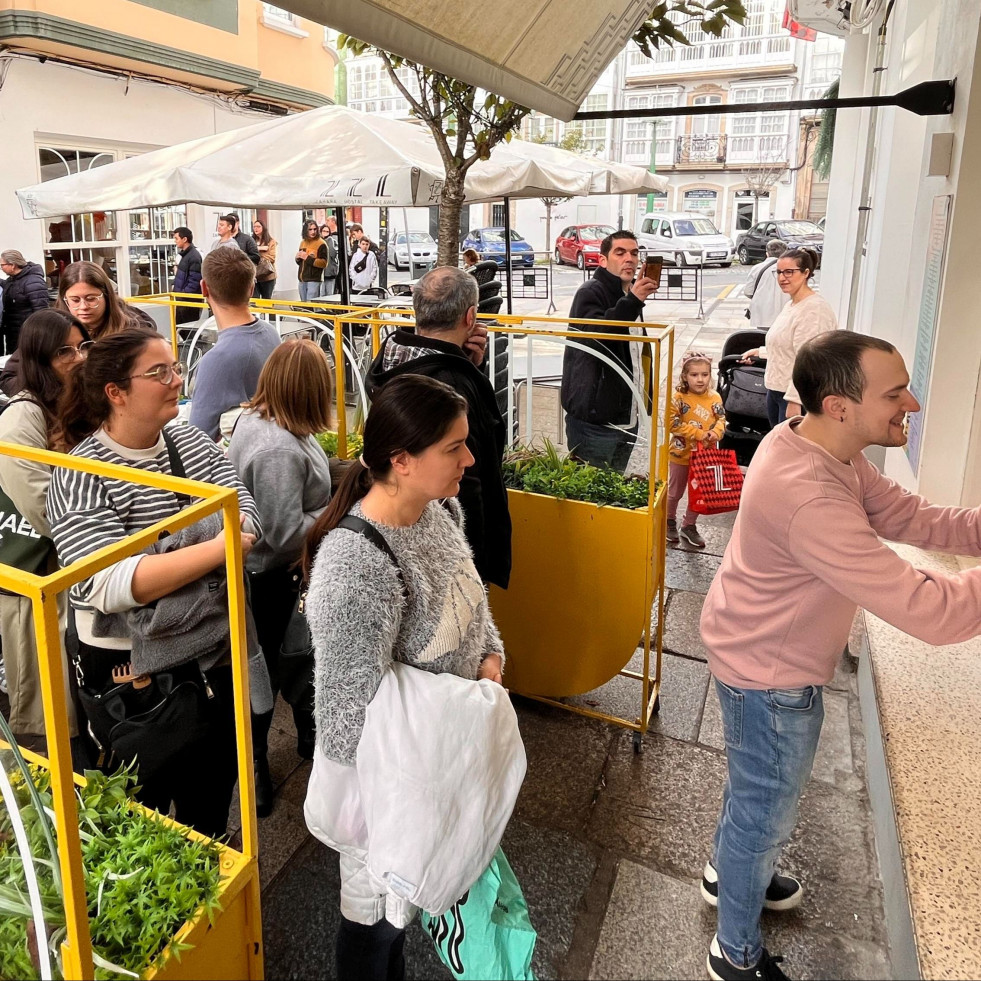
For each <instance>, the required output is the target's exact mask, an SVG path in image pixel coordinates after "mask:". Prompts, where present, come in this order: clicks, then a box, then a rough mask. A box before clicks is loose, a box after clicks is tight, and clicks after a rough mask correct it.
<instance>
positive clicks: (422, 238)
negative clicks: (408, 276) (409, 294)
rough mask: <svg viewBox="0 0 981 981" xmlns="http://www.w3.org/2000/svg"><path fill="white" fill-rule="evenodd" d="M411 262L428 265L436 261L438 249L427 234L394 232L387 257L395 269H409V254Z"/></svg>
mask: <svg viewBox="0 0 981 981" xmlns="http://www.w3.org/2000/svg"><path fill="white" fill-rule="evenodd" d="M410 251H411V252H412V261H413V262H414V263H415V264H416V265H417V266H421V265H428V264H430V263H433V262H435V261H436V254H437V252H438V251H439V247H438V246H437V244H436V240H435V239H434V238H433V237H432V235H430V234H429V232H412V231H410V232H408V233H406V232H396V234H395V237H394V238H393V240H392V244H391V245H390V246H389V247H388V255H389V257H390V260H391V262H392V264H393V265H394V266H395V268H396V269H408V268H409V252H410Z"/></svg>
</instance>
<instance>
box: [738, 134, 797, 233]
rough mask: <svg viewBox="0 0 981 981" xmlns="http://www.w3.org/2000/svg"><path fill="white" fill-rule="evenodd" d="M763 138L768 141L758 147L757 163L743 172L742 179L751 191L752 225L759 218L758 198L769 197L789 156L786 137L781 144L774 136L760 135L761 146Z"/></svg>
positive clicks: (784, 169) (786, 167)
mask: <svg viewBox="0 0 981 981" xmlns="http://www.w3.org/2000/svg"><path fill="white" fill-rule="evenodd" d="M764 140H768V141H770V142H769V143H768V144H767V146H766V149H762V148H761V149H760V151H759V159H758V161H757V163H755V164H754V165H753V166H752V167H751V168H750V169H749V170H746V171H744V173H743V180H745V181H746V185H747V186H748V187H749V189H750V191H752V192H753V224H754V225H755V224H756V223H757V222H758V221H759V220H760V198H769V196H770V191H771V190H772V189H773V186H774V185H775V184H776V183H777V181H778V180H780V178H781V177H782V176H783V174H784V172H785V171H786V170H787V169H788V160H789V156H790V154H789V143H788V141H787V140H786V139H785V140H784V141H783V143H782V144H781V142H780V141H779V140H778V139H777V138H776V137H766V136H764V137H760V145H761V147H762V144H763V141H764Z"/></svg>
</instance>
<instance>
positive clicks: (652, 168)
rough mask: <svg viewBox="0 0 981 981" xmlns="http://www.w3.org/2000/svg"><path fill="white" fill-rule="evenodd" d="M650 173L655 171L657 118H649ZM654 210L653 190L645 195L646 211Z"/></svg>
mask: <svg viewBox="0 0 981 981" xmlns="http://www.w3.org/2000/svg"><path fill="white" fill-rule="evenodd" d="M647 169H648V171H649V172H650V173H652V174H656V173H657V120H656V119H652V120H651V165H650V167H648V168H647ZM653 210H654V192H653V191H652V192H651V193H650V194H648V195H647V213H648V214H650V213H651V212H652V211H653Z"/></svg>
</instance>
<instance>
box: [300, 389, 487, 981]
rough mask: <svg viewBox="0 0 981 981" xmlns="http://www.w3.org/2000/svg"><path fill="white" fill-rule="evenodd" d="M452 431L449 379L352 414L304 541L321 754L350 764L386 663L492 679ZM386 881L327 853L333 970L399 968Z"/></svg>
mask: <svg viewBox="0 0 981 981" xmlns="http://www.w3.org/2000/svg"><path fill="white" fill-rule="evenodd" d="M466 439H467V403H466V401H465V400H464V399H463V398H461V397H460V396H459V395H457V394H456V393H455V392H454V391H453V390H452V389H451V388H449V386H447V385H444V384H443V383H442V382H438V381H435V380H434V379H431V378H428V377H425V376H422V375H404V376H402V377H400V378H396V379H394V380H393V381H391V382H389V383H388V384H387V385H385V386H384V387H383V388H382V389H381V391H380V392H379V394H378V395H377V397H376V398H375V400H374V402H373V404H372V407H371V412H370V414H369V415H368V419H367V422H366V423H365V432H364V449H363V451H362V455H361V459H360V465H358V466H354V467H352V468H351V469H350V471H349V472H348V473H347V475H346V476H345V477H344V480H343V481H342V482H341V484H340V486H339V487H338V488H337V490H336V492H335V494H334V496H333V498H332V499H331V503H330V504H329V505H328V507H327V510H326V511H325V512H324V513H323V515H321V517H320V518H319V519H318V520H317V523H316V524H315V525H314V528H313V530H312V532H311V534H310V537H309V538H308V540H307V545H306V548H305V550H304V568H305V570H306V572H307V576H308V579H309V591H308V593H307V605H306V610H307V619H308V620H309V623H310V630H311V633H312V635H313V642H314V651H315V656H316V673H315V687H316V691H315V695H316V712H315V714H316V721H317V740H318V743H319V747H320V750H321V751H322V752H323V753H324V754H325V755H326V756H327V757H328V758H329V759H331V760H334V761H335V762H338V763H342V764H346V765H349V766H353V765H354V763H355V761H356V754H357V747H358V741H359V740H360V738H361V731H362V727H363V725H364V717H365V709H366V707H367V705H368V703H369V702H370V701H371V699H372V698H373V697H374V694H375V692H376V690H377V689H378V685H379V683H380V681H381V678H382V675H383V674H384V672H385V670H386V669H387V668H388V667H389V666H390V665H391V664H392V663H393V662H394V661H402V662H403V663H405V664H411V665H413V666H415V667H417V668H421V669H423V670H425V671H431V672H433V673H436V674H440V673H443V672H450V673H452V674H456V675H459V676H460V677H463V678H489V679H491V680H492V681H496V682H498V683H501V681H502V676H501V675H502V670H503V662H504V655H503V645H502V644H501V638H500V636H499V635H498V632H497V628H496V627H495V626H494V622H493V620H492V618H491V615H490V610H489V608H488V604H487V596H486V594H485V592H484V587H483V584H482V583H481V581H480V577H479V576H478V575H477V570H476V569H475V568H474V564H473V557H472V555H471V553H470V549H469V547H468V546H467V540H466V538H465V537H464V534H463V519H462V512H461V510H460V507H459V504H458V503H457V502H456V500H455V499H454V498H455V495H456V493H457V492H458V490H459V486H460V479H461V478H462V476H463V472H464V470H465V469H466V468H467V467H468V466H470V464H472V463H473V456H472V455H471V453H470V451H469V450H468V449H467V445H466ZM346 515H352V516H354V517H356V518H360V519H362V520H363V521H365V522H367V523H368V525H369V526H370V528H372V529H374V530H375V531H376V532H378V533H380V534H381V536H382V537H383V539H384V544H387V546H388V548H389V549H390V550H391V553H392V554H391V555H389V554H386V551H384V550H383V548H382V547H381V543H378V544H376V543H375V542H374V541H372V540H371V539H370V538H369V537H367V536H366V535H365V534H364V533H363V532H359V531H356V530H352V529H350V528H348V527H338V524H339V522H340V521H341V520H342V519H343V518H345V516H346ZM328 533H329V534H328ZM368 533H369V535H370V534H371V532H370V530H369V532H368ZM392 556H394V559H395V561H396V562H397V563H398V565H397V566H396V564H395V562H393V560H392ZM432 721H433V720H420V724H429V723H431V722H432ZM386 893H387V890H386V888H385V884H384V883H380V882H377V881H373V880H372V877H371V875H370V873H369V872H368V869H367V867H366V866H364V865H363V864H362V863H360V862H358V861H357V860H356V859H353V858H352V857H351V856H349V855H346V854H342V855H341V925H340V929H339V931H338V938H337V972H338V977H339V978H342V979H343V978H383V979H384V978H389V979H391V978H399V977H402V976H404V969H405V962H404V959H403V957H402V946H403V944H404V940H405V931H404V929H399V926H398V925H392V924H391V923H389V922H388V921H387V920H386V919H385V907H386Z"/></svg>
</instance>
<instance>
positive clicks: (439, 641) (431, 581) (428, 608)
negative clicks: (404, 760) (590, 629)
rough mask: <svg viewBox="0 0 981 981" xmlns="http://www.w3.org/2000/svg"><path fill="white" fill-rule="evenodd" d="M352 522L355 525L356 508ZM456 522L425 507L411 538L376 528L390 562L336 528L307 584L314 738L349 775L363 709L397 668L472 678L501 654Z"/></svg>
mask: <svg viewBox="0 0 981 981" xmlns="http://www.w3.org/2000/svg"><path fill="white" fill-rule="evenodd" d="M352 513H353V514H357V515H358V516H359V517H363V515H362V514H361V510H360V505H355V507H354V508H352ZM458 520H459V519H458V517H456V516H451V515H450V514H449V513H447V511H446V510H444V509H443V508H442V507H441V506H440V505H439V504H437V503H433V504H430V505H429V506H428V507H427V509H426V511H425V512H424V513H423V516H422V518H420V520H419V521H418V522H417V523H416V524H415V525H412V526H411V527H409V528H390V527H388V526H384V525H378V524H376V525H375V527H376V528H378V530H379V531H380V532H381V533H382V534H383V535H384V536H385V539H386V541H387V542H388V543H389V546H390V547H391V549H392V551H393V552H394V554H395V556H396V558H397V559H398V564H399V568H400V569H401V571H402V576H403V578H404V581H405V588H406V595H405V596H403V594H402V587H401V583H400V582H399V579H398V574H397V572H396V569H395V566H394V565H393V564H392V561H391V560H390V559H389V558H388V556H387V555H385V553H384V552H382V551H381V550H380V549H379V548H378V547H377V546H375V545H374V544H372V543H371V542H370V541H368V540H367V539H366V538H364V537H363V536H362V535H359V534H357V533H356V532H353V531H349V530H347V529H346V528H335V529H334V530H333V531H332V532H330V534H329V535H328V536H327V537H326V538H325V539H324V541H323V543H322V544H321V546H320V549H319V550H318V552H317V557H316V560H315V561H314V565H313V570H312V572H311V574H310V588H309V590H308V592H307V602H306V614H307V620H308V622H309V624H310V632H311V634H312V636H313V645H314V653H315V663H316V670H315V703H316V704H315V712H316V720H317V738H318V740H319V743H320V747H321V749H322V750H323V752H324V753H325V755H326V756H327V757H328V758H329V759H332V760H335V761H336V762H338V763H343V764H347V765H349V766H353V765H354V763H355V761H356V757H357V748H358V742H359V740H360V739H361V730H362V727H363V725H364V714H365V709H366V707H367V705H368V703H369V702H370V701H371V699H372V698H373V697H374V695H375V692H376V691H377V690H378V685H379V683H380V682H381V678H382V675H383V674H384V672H385V670H386V669H387V668H388V667H389V666H390V665H391V663H392V662H393V661H395V660H398V661H401V662H403V663H405V664H411V665H413V666H415V667H418V668H421V669H422V670H425V671H431V672H433V673H434V674H441V673H444V672H449V673H452V674H456V675H458V676H460V677H462V678H476V676H477V671H478V669H479V667H480V662H481V660H482V659H483V657H484V656H485V655H487V654H491V653H503V649H502V646H501V642H500V636H499V635H498V633H497V628H496V627H495V626H494V622H493V619H492V618H491V615H490V609H489V607H488V603H487V595H486V593H485V591H484V587H483V584H482V583H481V581H480V578H479V577H478V576H477V572H476V569H475V568H474V565H473V558H472V556H471V554H470V550H469V548H468V546H467V542H466V539H465V538H464V536H463V531H462V528H461V527H460V525H459V523H458Z"/></svg>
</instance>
